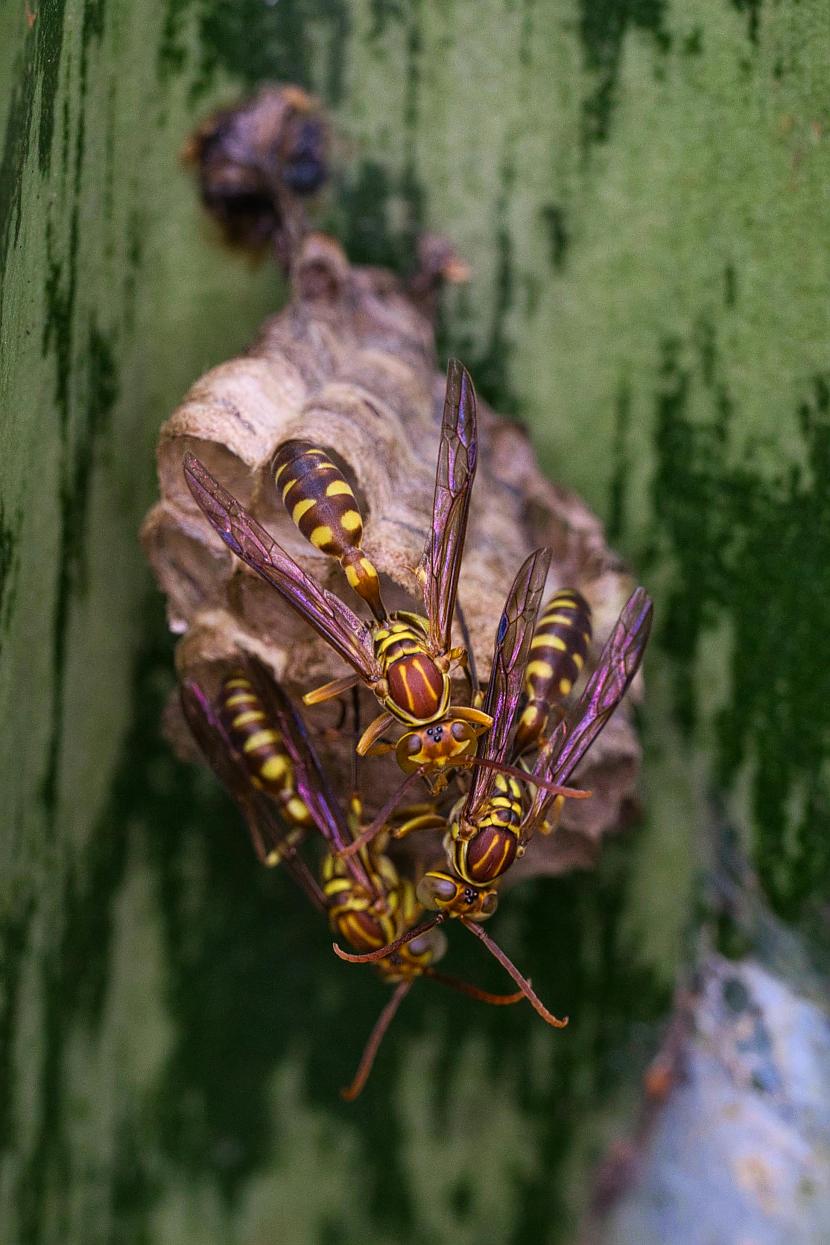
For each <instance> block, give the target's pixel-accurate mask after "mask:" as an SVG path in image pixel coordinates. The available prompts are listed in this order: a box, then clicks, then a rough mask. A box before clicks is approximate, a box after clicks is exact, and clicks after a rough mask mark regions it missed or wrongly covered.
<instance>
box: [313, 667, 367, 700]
mask: <svg viewBox="0 0 830 1245" xmlns="http://www.w3.org/2000/svg"><path fill="white" fill-rule="evenodd" d="M359 682H360V680H359V678H358V676H357V675H356V674H347V675H344V677H343V678H342V679H332V681H331V682H330V683H324V684H323V686H322V687H316V688H315V689H314V691H313V692H306V694H305V696H303V704H304V705H320V704H322V703H323V701H324V700H334V698H335V696H342V695H343V693H344V692H348V691H351V689H352V688H353V687H354V686H355V685H356V684H357V683H359Z"/></svg>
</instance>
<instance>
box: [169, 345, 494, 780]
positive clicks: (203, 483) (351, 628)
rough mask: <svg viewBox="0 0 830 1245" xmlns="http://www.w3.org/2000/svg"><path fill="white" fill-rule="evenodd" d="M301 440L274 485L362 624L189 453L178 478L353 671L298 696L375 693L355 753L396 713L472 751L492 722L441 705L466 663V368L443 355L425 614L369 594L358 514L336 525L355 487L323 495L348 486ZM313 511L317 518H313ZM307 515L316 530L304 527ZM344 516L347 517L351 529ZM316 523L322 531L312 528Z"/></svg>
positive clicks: (423, 574)
mask: <svg viewBox="0 0 830 1245" xmlns="http://www.w3.org/2000/svg"><path fill="white" fill-rule="evenodd" d="M301 445H303V446H304V448H303V449H302V450H296V443H294V447H295V448H294V449H292V450H291V451H290V456H287V458H286V461H285V462H282V461H280V463H279V467H278V470H280V472H281V473H282V469H283V468H285V470H286V471H287V472H289V473H292V474H291V475H290V479H285V478H284V476H282V474H281V479H282V480H283V481H284V482H283V484H282V488H283V492H284V493H285V494H286V496H288V495H289V492H290V495H291V498H292V501H293V509H292V514H294V515H297V514H298V511H297V506H301V505H302V504H303V503H304V502H308V503H310V505H309V506H308V509H307V511H305V512H304V513H300V514H299V521H300V522H302V525H303V526H302V527H301V530H307V531H310V533H311V534H312V535H313V534H314V532H315V531H318V536H317V538H316V542H315V543H317V547H318V548H324V547H325V548H326V549H327V551H329V552H331V553H332V554H333V555H334V556H338V557H339V558H340V559H341V560H342V561H343V562H344V566H345V567H346V570H347V574H348V570H349V568H351V569H352V575H351V577H350V581H353V582H354V585H355V587H356V588H358V589H359V590H360V592H361V593H362V596H363V599H364V600H366V601H367V602H368V603H369V605H370V608H373V606H374V613H375V615H376V616H375V618H374V620H373V622H372V623H366V622H363V621H361V619H359V618H358V617H357V615H355V614H354V613H353V612H352V611H351V610H350V609H349V607H348V606H347V605H346V604H345V602H344V601H342V600H341V599H340V598H339V597H338V596H335V595H334V593H331V592H329V591H328V590H327V589H325V588H323V587H322V586H321V585H320V584H317V583H316V582H315V580H314V579H312V578H311V576H309V575H307V574H306V573H305V572H304V571H303V570H302V569H301V567H300V566H298V564H297V563H296V562H295V561H294V559H293V558H292V557H290V555H289V554H287V553H286V552H285V550H284V549H283V548H282V547H281V546H280V545H279V544H278V543H277V542H276V541H275V540H274V539H273V538H272V537H271V536H269V535H268V533H267V532H266V531H265V530H264V528H262V527H261V526H260V524H259V523H257V521H256V520H255V519H254V518H253V516H252V515H250V514H249V513H248V511H246V510H245V509H244V507H243V506H241V505H240V503H239V502H238V501H237V500H236V498H235V497H233V496H232V494H230V493H229V492H227V490H226V489H224V488H222V486H221V485H220V484H219V483H218V482H217V481H216V480H215V479H214V478H213V476H212V475H211V474H210V473H209V472H208V471H207V470H206V468H205V467H204V465H203V464H202V463H201V462H200V461H199V460H198V459H197V458H196V457H195V456H194V455H192V454H187V455H186V456H185V459H184V474H185V479H186V481H187V484H188V487H189V488H190V491H191V493H192V494H193V496H194V498H195V500H196V501H197V503H198V504H199V506H200V508H201V509H202V511H203V513H204V514H205V516H206V517H207V519H208V520H209V522H210V523H211V524H212V526H213V527H214V529H215V530H216V532H217V533H218V534H219V536H220V537H221V538H222V540H223V541H224V542H225V544H226V545H227V546H228V547H229V548H230V549H231V550H232V551H233V552H234V553H235V554H236V555H237V557H239V558H240V559H241V560H242V561H243V562H245V563H246V564H247V565H248V566H250V567H251V569H252V570H254V571H256V573H257V574H258V575H260V576H261V577H262V578H263V579H264V580H265V581H266V582H267V583H269V584H271V586H272V587H273V588H275V589H276V591H277V592H278V593H279V595H280V596H281V597H282V599H283V600H284V601H285V602H286V604H288V605H289V606H290V607H291V608H292V609H293V610H295V611H296V613H298V614H299V615H300V616H301V617H302V618H303V619H304V620H305V621H306V622H307V623H308V624H309V626H311V627H313V628H314V630H315V631H317V633H318V634H319V635H320V636H322V638H323V639H324V640H326V642H327V643H328V644H329V645H330V646H331V648H333V649H334V651H335V652H336V653H337V654H338V655H339V656H340V657H341V658H342V659H343V660H344V661H345V662H346V663H347V664H348V665H349V666H351V667H352V670H353V672H354V673H353V674H351V675H349V676H347V677H345V678H341V679H335V680H334V681H333V682H331V683H327V684H326V685H325V686H324V687H321V688H318V689H316V690H315V691H312V692H309V693H307V694H306V695H305V696H304V697H303V700H304V702H305V703H306V704H309V705H310V704H317V703H319V702H320V701H323V700H328V699H330V698H332V697H334V696H340V695H342V694H343V693H344V692H345V691H347V690H349V689H350V688H351V687H354V686H356V685H357V684H360V683H362V684H363V685H364V686H365V687H367V688H368V689H369V690H370V691H371V692H373V693H374V695H375V696H376V697H377V699H378V701H379V702H380V705H381V706H382V708H383V713H381V714H380V716H379V717H377V718H376V719H375V720H374V722H372V723H370V725H369V726H368V727H367V728H366V730H365V731H364V732H363V734H362V736H361V738H360V740H359V741H358V745H357V751H358V753H359V754H360V755H366V754H367V753H369V752H371V751H372V749H373V747H374V746H375V745H376V744H377V743H378V741H379V740H380V737H381V736H382V735H383V733H384V731H386V729H387V728H388V727H389V726H390V725H391V724H392V723H393V722H395V721H397V722H400V723H402V724H403V725H404V726H406V727H409V728H410V729H413V730H416V731H418V730H420V729H421V728H424V727H427V726H428V725H430V724H433V723H435V724H437V723H441V724H442V726H443V727H445V728H446V729H445V731H444V732H443V735H442V740H443V742H442V753H441V757H442V758H448V757H450V756H452V757H459V756H467V755H472V754H473V752H474V751H475V748H476V745H477V741H478V738H479V736H480V735H481V734H483V733H484V731H486V730H488V729H489V727H490V726H491V725H492V721H491V718H490V717H489V716H488V715H487V714H486V713H483V712H482V711H481V710H480V709H477V708H474V707H472V706H459V705H453V706H452V707H451V704H450V702H451V696H452V686H451V679H450V671H451V670H452V669H453V667H458V666H460V667H466V663H467V654H466V650H465V649H464V648H463V647H453V645H452V640H451V631H452V620H453V615H454V612H455V607H456V599H457V593H458V577H459V574H460V570H461V557H462V553H463V549H464V539H465V535H466V529H467V517H468V512H469V503H470V495H471V490H472V485H473V480H474V477H475V469H476V459H477V452H478V451H477V432H476V403H475V393H474V390H473V385H472V381H471V380H470V376H469V373H468V372H467V371H466V369H465V368H464V367H463V366H462V364H460V363H459V362H458V361H457V360H455V359H453V360H451V362H450V365H449V368H448V372H447V392H446V400H445V403H444V413H443V419H442V425H441V436H440V442H439V454H438V467H437V471H436V477H435V494H434V499H433V513H432V530H431V534H430V537H429V539H428V541H427V546H426V550H425V553H424V556H423V559H422V561H421V564H420V566H419V569H418V578H419V580H420V581H421V584H422V589H423V598H424V606H425V609H426V616H422V615H420V614H416V613H411V612H409V611H405V610H398V611H395V612H393V613H391V614H390V613H387V612H386V610H385V609H384V607H383V604H382V601H381V598H380V590H379V585H378V586H377V591H375V587H376V581H377V572H376V571H375V569H374V567H372V566H371V563H370V562H369V560H368V559H367V558H366V557H365V554H363V553H362V551H361V550H360V549H359V539H358V545H357V546H356V545H354V544H353V543H352V541H353V538H355V537H356V535H357V533H358V532H362V519H361V520H360V524H359V527H358V526H357V525H356V523H357V521H356V520H354V519H348V520H347V522H346V524H345V525H344V523H343V521H342V520H343V515H344V514H356V515H358V518H359V512H358V511H357V509H356V502H354V505H353V504H352V502H353V495H351V496H350V497H348V498H347V496H346V494H344V493H337V492H335V493H333V494H331V495H328V494H327V493H326V489H327V488H328V487H329V485H332V484H334V485H336V486H337V487H338V488H340V487H342V485H343V484H345V485H346V487H347V488H348V487H349V486H348V484H347V482H346V481H345V479H343V477H342V476H341V475H340V473H339V472H338V474H337V476H336V477H335V476H332V475H331V474H330V473H329V468H328V466H326V467H325V468H324V469H323V474H322V475H321V474H319V469H320V467H321V465H322V464H321V463H320V461H319V457H318V456H317V455H312V454H310V452H309V449H308V447H307V445H306V444H305V443H301ZM311 449H314V447H311ZM325 461H328V460H325ZM300 466H302V468H303V473H302V474H301V473H300V470H299V467H300ZM332 466H333V464H332ZM295 468H297V470H296V474H293V472H294V469H295ZM336 470H337V469H336V468H335V471H336ZM326 479H328V484H326V485H325V488H324V487H323V482H324V480H326ZM289 484H290V486H291V487H290V490H289ZM350 493H351V490H350ZM321 494H322V495H321ZM338 497H339V498H340V499H341V501H342V499H344V498H345V499H346V507H347V508H346V509H345V510H343V509H342V506H341V504H340V503H338V504H337V505H335V504H334V503H336V502H337V499H338ZM315 511H316V516H317V517H312V516H313V515H314V513H315ZM317 518H319V520H320V521H319V522H317ZM324 519H325V520H326V521H324ZM329 519H330V520H331V521H330V522H329V521H328V520H329ZM306 520H307V522H306ZM310 523H313V524H314V526H312V527H309V524H310ZM349 524H355V526H353V528H352V530H351V531H350V530H349ZM323 528H324V529H326V530H325V531H324V532H320V529H323ZM329 534H330V539H329ZM364 563H365V564H366V565H364ZM367 566H368V568H369V569H367ZM358 567H359V568H360V569H359V570H358V569H357V568H358Z"/></svg>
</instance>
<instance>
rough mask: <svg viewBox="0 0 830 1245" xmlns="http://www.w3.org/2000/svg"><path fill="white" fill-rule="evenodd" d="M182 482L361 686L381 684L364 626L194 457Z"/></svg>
mask: <svg viewBox="0 0 830 1245" xmlns="http://www.w3.org/2000/svg"><path fill="white" fill-rule="evenodd" d="M184 477H185V480H186V481H187V486H188V488H189V489H190V491H191V493H192V494H193V496H194V498H195V499H196V501H197V502H198V504H199V507H200V508H201V510H202V512H203V514H204V515H205V517H206V518H207V519H208V520H209V522H210V524H211V526H212V527H213V528H214V529H215V531H216V532H217V533H218V534H219V536H221V538H222V540H223V541H224V542H225V544H226V545H227V546H228V548H229V549H230V550H232V552H233V553H235V554H236V556H237V557H238V558H241V559H242V561H243V562H245V563H246V564H247V565H248V566H250V567H251V569H252V570H254V571H256V573H257V574H258V575H260V576H261V577H262V578H263V579H264V580H265V581H266V582H267V583H269V584H270V585H271V586H272V588H275V589H276V590H277V592H278V593H279V594H280V596H281V597H282V599H283V600H284V601H285V602H286V604H287V605H290V606H291V608H292V609H293V610H295V611H296V612H297V613H298V614H299V615H300V617H301V618H303V619H304V620H305V621H306V622H307V623H308V625H309V626H310V627H313V628H314V630H315V631H316V632H317V633H318V635H321V636H322V637H323V639H324V640H325V641H326V642H327V643H328V644H330V645H331V647H332V648H333V649H334V650H335V652H336V653H338V654H339V655H340V656H341V657H342V658H343V660H344V661H346V662H348V664H349V665H350V666H351V667H352V669H353V670H356V671H357V673H358V674H359V675H360V677H361V678H362V679H363V680H364V681H365V682H366V683H372V682H374V681H375V680H376V679H378V678H380V676H381V670H380V666H379V665H378V663H377V661H376V660H375V655H374V646H373V644H372V637H371V632H370V631H369V628H368V627H367V626H366V624H365V623H363V622H361V620H360V619H359V618H358V617H357V615H356V614H353V613H352V611H351V610H350V609H349V608H348V606H347V605H344V604H343V602H342V601H341V600H340V599H339V597H336V596H334V594H333V593H331V592H327V591H326V589H325V588H322V587H321V586H320V585H319V584H316V583H315V582H314V580H313V579H312V578H311V576H310V575H306V573H305V571H304V570H302V568H301V567H299V566H298V565H297V563H296V562H295V561H294V559H293V558H292V557H290V555H289V554H287V553H286V552H285V550H284V549H283V548H282V547H281V546H280V545H278V544H277V542H276V541H275V540H274V539H273V537H271V536H269V535H268V533H267V532H266V531H265V528H264V527H261V526H260V524H259V523H257V521H256V519H255V518H254V517H253V515H251V514H249V513H248V511H247V510H246V509H245V507H244V506H242V505H241V504H240V503H239V502H238V501H237V500H236V498H235V497H234V496H233V494H232V493H229V492H228V491H227V489H224V488H223V487H222V485H221V484H219V482H218V481H217V480H215V479H214V478H213V476H212V475H211V474H210V472H209V471H208V470H207V468H206V467H205V466H204V465H203V464H202V463H201V462H200V461H199V459H198V458H196V457H195V455H193V454H186V455H185V458H184Z"/></svg>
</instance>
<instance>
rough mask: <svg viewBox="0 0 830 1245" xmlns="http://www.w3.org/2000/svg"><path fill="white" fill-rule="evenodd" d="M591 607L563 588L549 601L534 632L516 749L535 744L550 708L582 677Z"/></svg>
mask: <svg viewBox="0 0 830 1245" xmlns="http://www.w3.org/2000/svg"><path fill="white" fill-rule="evenodd" d="M591 634H592V628H591V607H590V605H589V604H588V602H587V601H586V600H585V598H584V597H583V596H582V595H581V593H579V592H576V591H575V590H574V589H573V588H563V589H561V590H560V591H559V592H557V593H555V594H554V596H552V597H551V599H550V600H549V601H548V603H547V605H546V606H545V608H544V609H543V610H542V614H541V617H540V618H539V621H538V623H537V624H536V630H535V631H534V633H533V642H532V643H531V646H530V659H529V661H528V663H527V671H526V673H525V695H526V696H527V701H528V703H527V706H526V707H525V710H524V712H523V713H522V716H521V718H520V720H519V728H518V730H517V732H516V748H517V750H518V751H520V752H521V751H524V749H525V748H528V747H531V746H532V745H533V744H535V743H536V741H537V740H538V738H539V736H540V735H541V734H542V731H543V730H544V729H545V724H546V722H547V719H548V714H549V713H550V710H551V707H552V706H553V705H555V704H556V703H557V702H558V701H560V700H563V699H564V697H566V696H567V695H568V694H569V693H570V690H571V688H572V687H573V685H574V683H575V682H576V680H577V679H578V678H579V673H580V671H581V670H582V667H583V666H584V664H585V658H586V657H587V655H588V646H589V645H590V643H591Z"/></svg>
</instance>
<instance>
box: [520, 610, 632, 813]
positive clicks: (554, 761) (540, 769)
mask: <svg viewBox="0 0 830 1245" xmlns="http://www.w3.org/2000/svg"><path fill="white" fill-rule="evenodd" d="M652 613H653V606H652V602H651V598H650V597H649V595H648V593H647V592H646V591H645V589H644V588H635V589H634V591H633V592H632V594H631V596H630V597H629V598H628V601H627V602H626V603H625V605H624V606H623V609H622V612H621V614H620V616H619V618H618V619H617V622H616V625H615V627H614V630H613V631H612V632H611V635H610V636H609V638H608V641H607V643H606V645H605V647H604V648H603V650H602V653H601V655H600V659H599V663H598V665H597V668H596V670H595V671H594V673H593V674H592V675H591V677H590V679H589V680H588V682H587V684H586V686H585V690H584V692H583V693H582V695H581V696H580V698H579V700H578V701H577V703H576V704H575V705H574V707H573V709H572V710H571V712H570V713H569V714H568V716H567V718H566V719H565V721H564V722H562V723H561V724H560V726H559V727H558V728H557V730H556V731H555V732H554V733H553V735H552V736H551V739H550V740H549V742H548V743H547V745H546V746H545V747H544V748H542V750H541V751H540V753H539V756H538V758H537V761H536V764H535V766H534V773H535V774H537V775H540V776H541V777H543V778H546V779H548V780H549V781H550V782H554V783H565V782H567V781H568V779H569V778H570V776H571V774H572V773H573V771H574V770H575V769H576V767H577V765H578V764H579V762H580V761H581V760H582V758H583V757H584V756H585V753H586V752H587V751H588V749H589V748H590V747H591V744H592V743H593V742H594V740H595V739H596V737H597V735H599V733H600V731H601V730H602V729H603V728H604V726H605V725H606V723H607V722H608V721H609V719H610V717H611V715H612V714H613V712H614V710H615V709H616V708H617V706H618V705H619V703H620V701H621V700H622V698H623V696H624V695H625V693H626V692H627V691H628V688H629V686H630V684H631V680H632V679H633V678H634V675H635V674H636V673H637V671H638V670H639V668H640V663H641V662H642V660H643V653H644V652H645V648H646V644H647V643H648V637H649V633H650V631H651V619H652ZM554 798H555V797H553V796H551V795H549V794H548V793H547V792H545V791H538V792H537V794H536V797H535V799H534V801H533V806H532V807H531V810H530V813H529V814H528V817H527V825H528V827H530V828H532V827H535V825H536V823H537V821H538V820H540V819H541V818H542V817H543V816H544V815H545V812H546V811H547V809H548V808H549V807H550V805H551V803H552V801H553V799H554Z"/></svg>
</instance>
